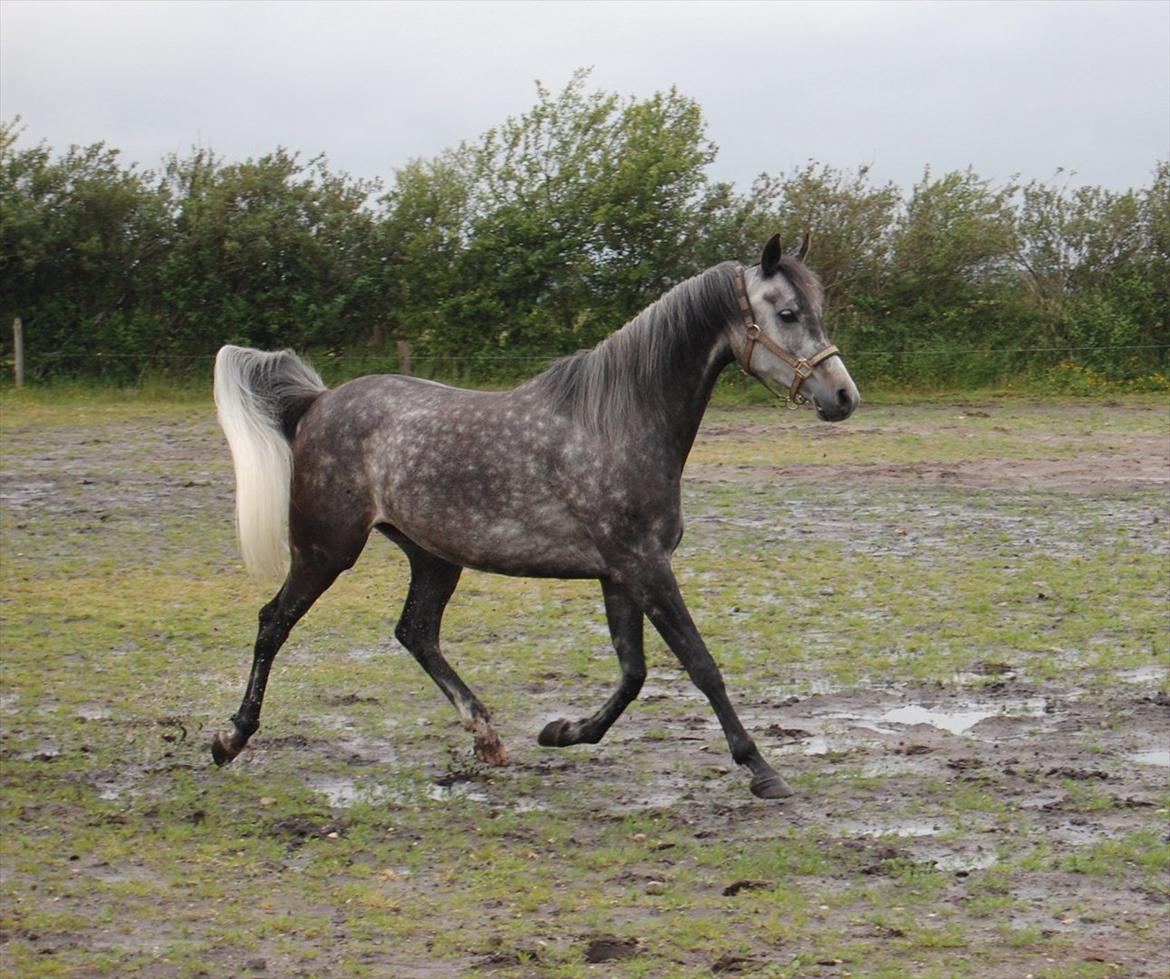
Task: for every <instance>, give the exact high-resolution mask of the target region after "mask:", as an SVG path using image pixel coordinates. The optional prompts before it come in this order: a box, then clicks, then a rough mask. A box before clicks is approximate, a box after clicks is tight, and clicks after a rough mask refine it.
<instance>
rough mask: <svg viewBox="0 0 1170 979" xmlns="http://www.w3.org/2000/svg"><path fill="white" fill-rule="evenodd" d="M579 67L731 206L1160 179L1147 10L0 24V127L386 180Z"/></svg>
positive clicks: (876, 5)
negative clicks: (701, 142)
mask: <svg viewBox="0 0 1170 979" xmlns="http://www.w3.org/2000/svg"><path fill="white" fill-rule="evenodd" d="M589 66H592V68H593V74H592V76H591V84H592V85H593V86H594V87H596V88H600V89H604V90H606V91H612V92H618V93H619V94H621V95H623V96H637V97H639V98H645V97H648V96H650V95H652V94H653V93H654V92H655V91H660V90H665V89H668V88H669V87H670V86H672V85H674V86H677V88H678V89H679V91H680V92H681V93H683V94H684V95H687V96H689V97H691V98H693V99H695V100H696V101H697V102H698V103H699V104H700V105H701V106H702V108H703V113H704V117H705V119H706V120H707V126H708V134H709V136H710V137H711V138H712V139H713V140H714V142H715V143H716V144H717V145H718V147H719V155H718V158H717V160H716V163H715V164H714V166H713V167H712V169H711V171H710V172H711V174H712V175H713V176H714V177H716V178H718V179H724V180H731V181H733V182H735V183H736V185H737V186H738V187H739V188H740V189H746V188H747V186H748V185H749V184H750V183H751V180H752V179H753V178H754V177H755V176H756V175H757V174H759V173H760V172H762V171H766V172H768V173H773V174H780V173H785V172H788V171H790V170H791V169H792V168H793V167H795V166H799V165H801V164H803V163H804V162H806V161H807V160H809V159H814V160H816V161H818V162H821V163H827V164H831V165H832V166H834V167H838V168H843V169H853V168H855V167H857V166H858V165H862V164H867V165H870V166H871V167H872V173H873V174H874V176H875V177H877V178H878V179H880V180H894V181H895V182H897V183H898V184H899V185H900V186H902V187H903V188H904V189H909V187H910V186H911V185H912V184H913V183H914V182H915V181H916V180H918V179H919V178H920V177H921V175H922V171H923V167H924V166H925V165H927V164H929V165H931V167H932V169H933V170H934V172H935V173H941V172H945V171H949V170H953V169H961V168H965V167H967V166H973V167H974V168H975V171H976V172H977V173H978V174H979V175H980V176H983V177H987V178H991V179H993V180H995V181H997V182H1003V181H1006V180H1007V179H1009V178H1010V177H1011V176H1012V175H1013V174H1017V173H1018V174H1021V175H1022V176H1023V177H1024V178H1025V179H1029V178H1033V177H1036V178H1041V179H1050V178H1052V177H1053V176H1054V174H1055V172H1056V170H1057V168H1058V167H1063V168H1064V169H1065V170H1066V171H1067V170H1073V171H1076V173H1077V178H1076V179H1077V182H1083V183H1090V184H1100V185H1103V186H1106V187H1111V188H1114V189H1125V188H1128V187H1131V186H1142V185H1148V183H1149V177H1150V173H1151V171H1152V169H1153V167H1154V164H1155V163H1156V162H1157V161H1158V160H1165V159H1168V158H1170V2H1167V0H1132V2H1130V0H1112V2H1055V0H1053V2H1046V3H1035V2H1024V0H1013V2H992V3H986V2H979V3H959V2H942V3H934V2H924V3H919V2H915V3H909V2H905V3H895V2H867V3H852V2H848V3H847V2H828V0H821V2H815V3H803V2H767V3H752V2H742V3H741V2H732V0H721V2H714V3H708V2H646V3H643V2H631V0H626V2H620V3H604V2H587V3H579V2H527V3H500V2H485V0H476V2H471V3H463V2H449V3H441V2H428V3H413V2H412V3H406V2H386V3H376V2H367V3H345V2H340V0H331V2H327V3H315V2H296V3H288V2H268V3H263V2H227V0H221V2H215V3H206V2H174V0H167V2H148V0H140V2H134V3H115V2H101V0H88V2H84V3H57V2H51V0H36V2H31V3H29V2H24V0H0V119H3V120H5V121H9V122H10V121H11V120H12V119H13V118H14V117H15V116H17V115H19V116H21V117H22V120H23V123H24V125H25V126H26V130H25V137H24V141H25V144H26V145H27V144H29V143H33V142H37V141H39V140H42V139H43V140H45V141H47V143H48V144H49V145H50V146H51V147H52V148H53V149H54V150H57V151H62V150H64V149H66V148H67V147H68V146H69V145H70V144H74V143H77V144H82V145H88V144H90V143H94V142H98V141H104V142H106V143H107V144H108V145H110V146H112V147H116V148H118V149H120V150H122V151H123V153H124V160H125V161H126V162H137V163H139V164H141V165H142V166H144V167H146V168H155V167H157V166H158V164H159V163H160V162H161V161H162V159H163V158H164V157H165V156H166V155H167V154H169V153H173V152H177V153H180V154H185V153H187V152H189V151H190V149H191V148H192V147H193V146H196V145H197V146H201V147H210V148H211V149H213V150H214V151H215V152H216V153H218V154H220V155H222V156H225V157H227V158H228V159H229V160H242V159H245V158H247V157H254V156H258V155H261V154H263V153H266V152H269V151H271V150H273V149H274V148H276V147H277V146H285V147H287V148H288V149H290V150H297V151H300V152H301V153H303V154H304V155H306V156H312V155H315V154H317V153H324V154H325V155H326V157H327V158H328V160H329V163H330V166H331V168H332V169H333V170H335V171H345V172H348V173H350V174H353V175H355V176H360V177H381V178H383V179H384V180H387V181H389V179H390V178H391V177H392V175H393V172H394V169H395V168H396V167H399V166H401V165H402V164H404V163H405V162H407V161H408V160H410V159H412V158H415V157H429V156H433V155H435V154H436V153H438V152H440V151H442V150H443V149H446V148H448V147H452V146H456V145H458V143H460V142H461V141H463V140H474V139H475V138H476V137H477V136H479V135H480V134H481V133H482V132H484V131H485V130H486V129H488V128H489V127H491V126H492V125H495V124H497V123H499V122H502V121H503V120H505V119H506V118H507V117H508V116H514V115H519V114H520V113H522V112H524V111H525V110H526V109H528V108H529V107H530V106H531V105H532V103H533V101H534V100H535V81H536V80H537V79H539V80H540V81H541V82H543V83H544V84H545V86H546V87H548V88H550V89H551V90H553V91H554V92H556V91H559V90H560V89H561V88H562V87H563V86H564V85H565V83H566V82H567V81H568V79H569V77H570V76H571V74H572V72H573V71H574V69H576V68H580V67H589Z"/></svg>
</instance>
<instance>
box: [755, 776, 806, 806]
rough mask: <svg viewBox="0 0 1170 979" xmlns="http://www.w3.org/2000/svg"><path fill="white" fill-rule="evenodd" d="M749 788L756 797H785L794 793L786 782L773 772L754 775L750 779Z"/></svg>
mask: <svg viewBox="0 0 1170 979" xmlns="http://www.w3.org/2000/svg"><path fill="white" fill-rule="evenodd" d="M751 790H752V795H754V796H755V797H756V798H757V799H787V798H788V797H789V796H790V795H794V794H795V793H794V792H793V791H792V789H791V787H790V786H789V785H788V783H787V782H785V781H784V779H782V778H781V777H780V776H779V775H777V774H776V773H775V772H769V773H768V774H766V775H757V776H755V777H754V778H753V779H752V784H751Z"/></svg>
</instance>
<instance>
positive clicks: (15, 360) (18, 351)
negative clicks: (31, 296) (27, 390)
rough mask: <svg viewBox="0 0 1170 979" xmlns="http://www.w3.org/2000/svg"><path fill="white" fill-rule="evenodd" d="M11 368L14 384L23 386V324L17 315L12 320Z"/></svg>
mask: <svg viewBox="0 0 1170 979" xmlns="http://www.w3.org/2000/svg"><path fill="white" fill-rule="evenodd" d="M12 369H13V373H14V374H16V386H17V387H18V388H20V387H24V326H23V324H22V323H21V322H20V317H19V316H18V317H16V319H14V320H13V321H12Z"/></svg>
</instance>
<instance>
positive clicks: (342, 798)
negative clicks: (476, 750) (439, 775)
mask: <svg viewBox="0 0 1170 979" xmlns="http://www.w3.org/2000/svg"><path fill="white" fill-rule="evenodd" d="M311 788H312V789H313V791H314V792H316V793H318V794H320V795H322V796H324V797H325V800H326V801H327V802H328V804H329V805H330V806H331V807H332V808H335V809H352V808H353V807H354V806H357V805H363V804H371V803H380V802H390V803H394V804H396V805H418V803H419V802H421V801H422V800H423V799H429V800H430V801H431V802H450V801H451V800H453V799H465V800H467V801H468V802H476V803H480V804H485V805H486V804H487V803H490V802H491V799H490V798H489V796H488V792H487V789H486V787H485V786H484V785H483V783H482V782H477V781H474V780H465V779H456V780H454V781H451V782H442V783H440V782H427V783H426V784H425V786H421V787H419V786H413V785H411V786H407V787H399V786H393V787H392V786H389V785H382V784H378V783H376V782H375V783H370V782H362V781H359V780H356V779H352V778H345V777H344V776H343V777H336V778H320V779H314V780H313V781H312V783H311ZM544 808H545V805H544V803H543V802H540V801H538V800H536V799H532V798H530V797H528V796H521V797H520V798H518V799H516V800H514V801H513V802H512V804H511V805H510V806H509V807H508V809H509V810H510V811H511V812H516V813H525V812H536V811H537V810H540V809H544Z"/></svg>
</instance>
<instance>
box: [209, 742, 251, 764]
mask: <svg viewBox="0 0 1170 979" xmlns="http://www.w3.org/2000/svg"><path fill="white" fill-rule="evenodd" d="M235 741H236V739H235V737H234V735H232V734H229V735H228V736H227V737H226V738H225V737H224V736H223V735H222V734H217V735H216V736H215V737H214V738H212V739H211V757H212V759H213V760H214V761H215V763H216V765H218V766H219V767H220V768H223V766H224V765H226V764H227V763H228V762H229V761H231V760H232V759H233V758H235V757H236V755H238V754H239V753H240V748H237V747H235ZM241 747H243V746H242V745H241Z"/></svg>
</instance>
